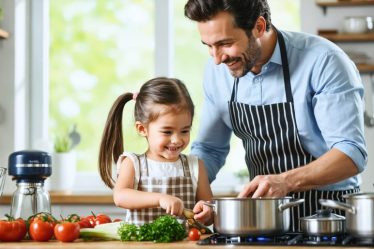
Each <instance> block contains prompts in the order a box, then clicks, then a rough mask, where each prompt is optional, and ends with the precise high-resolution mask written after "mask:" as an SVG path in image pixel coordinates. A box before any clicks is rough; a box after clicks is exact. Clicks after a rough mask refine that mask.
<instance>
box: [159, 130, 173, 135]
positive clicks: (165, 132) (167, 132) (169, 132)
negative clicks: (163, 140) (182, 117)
mask: <svg viewBox="0 0 374 249" xmlns="http://www.w3.org/2000/svg"><path fill="white" fill-rule="evenodd" d="M161 133H164V134H166V135H170V134H171V131H161Z"/></svg>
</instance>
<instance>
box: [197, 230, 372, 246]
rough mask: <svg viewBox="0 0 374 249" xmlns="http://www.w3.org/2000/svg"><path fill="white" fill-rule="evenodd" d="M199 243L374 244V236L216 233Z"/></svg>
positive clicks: (284, 244)
mask: <svg viewBox="0 0 374 249" xmlns="http://www.w3.org/2000/svg"><path fill="white" fill-rule="evenodd" d="M197 244H198V245H202V246H203V245H225V244H227V245H277V246H282V245H283V246H292V245H295V246H296V245H303V246H347V247H349V246H374V238H369V239H363V238H354V237H352V236H350V235H347V234H343V235H336V236H331V235H330V236H307V235H304V234H301V233H287V234H284V235H276V236H233V235H230V236H227V235H221V234H218V233H215V234H213V235H211V236H209V237H207V238H205V239H203V240H200V241H198V242H197Z"/></svg>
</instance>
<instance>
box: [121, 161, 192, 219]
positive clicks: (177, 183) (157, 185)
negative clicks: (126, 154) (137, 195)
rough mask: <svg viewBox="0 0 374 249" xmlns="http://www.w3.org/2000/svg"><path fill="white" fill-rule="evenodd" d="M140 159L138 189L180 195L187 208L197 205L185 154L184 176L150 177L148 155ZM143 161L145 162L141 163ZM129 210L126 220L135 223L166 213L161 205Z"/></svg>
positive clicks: (183, 163)
mask: <svg viewBox="0 0 374 249" xmlns="http://www.w3.org/2000/svg"><path fill="white" fill-rule="evenodd" d="M141 159H142V160H141ZM138 160H139V165H140V166H139V167H140V168H139V172H140V178H139V183H138V189H137V190H139V191H144V192H153V193H164V194H168V195H172V196H175V197H178V198H180V199H181V200H182V201H183V204H184V207H185V208H189V209H193V207H194V205H195V193H194V191H193V186H192V178H191V173H190V168H189V167H188V161H187V157H186V156H185V155H181V156H180V160H181V162H182V167H183V176H179V177H167V176H166V177H162V178H155V177H150V176H149V174H148V162H147V158H146V155H145V154H143V155H141V156H138ZM142 161H143V162H145V163H141V162H142ZM127 212H128V213H127V215H126V219H125V221H126V222H128V223H131V224H135V225H143V224H145V223H150V222H152V221H153V220H155V219H156V218H157V217H159V216H161V215H165V214H166V212H165V210H164V209H162V208H160V207H157V208H143V209H134V210H127Z"/></svg>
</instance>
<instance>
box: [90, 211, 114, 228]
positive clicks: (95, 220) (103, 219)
mask: <svg viewBox="0 0 374 249" xmlns="http://www.w3.org/2000/svg"><path fill="white" fill-rule="evenodd" d="M87 219H89V221H90V223H91V226H92V227H95V226H97V225H100V224H105V223H111V222H112V219H111V218H110V217H109V216H108V215H106V214H98V215H95V214H94V213H92V215H90V216H87Z"/></svg>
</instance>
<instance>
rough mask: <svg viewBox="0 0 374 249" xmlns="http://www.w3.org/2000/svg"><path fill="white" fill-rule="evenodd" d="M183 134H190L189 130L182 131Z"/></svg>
mask: <svg viewBox="0 0 374 249" xmlns="http://www.w3.org/2000/svg"><path fill="white" fill-rule="evenodd" d="M182 133H183V134H186V133H190V130H184V131H182Z"/></svg>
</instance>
